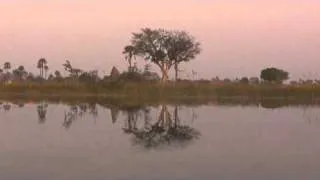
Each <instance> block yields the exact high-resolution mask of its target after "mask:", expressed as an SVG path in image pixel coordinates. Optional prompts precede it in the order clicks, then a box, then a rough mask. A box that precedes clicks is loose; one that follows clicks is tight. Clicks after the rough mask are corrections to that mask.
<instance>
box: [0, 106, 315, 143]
mask: <svg viewBox="0 0 320 180" xmlns="http://www.w3.org/2000/svg"><path fill="white" fill-rule="evenodd" d="M24 103H25V102H23V101H13V102H0V110H3V111H4V112H9V111H11V110H13V109H16V108H23V107H25V104H24ZM218 105H224V106H225V105H227V106H230V105H239V104H238V103H237V102H233V101H227V102H225V101H219V102H218ZM240 105H244V104H243V103H242V104H240ZM294 105H298V106H302V107H303V108H304V111H303V113H302V117H303V119H304V120H306V122H307V123H311V122H315V121H320V114H319V112H318V108H314V106H310V105H305V104H291V103H290V102H289V101H274V100H261V101H260V102H259V103H256V102H255V103H251V102H249V101H248V102H246V106H256V107H257V108H258V107H259V108H268V109H269V108H272V109H275V108H281V107H287V106H294ZM49 106H51V105H49V103H48V102H47V101H39V102H37V103H36V106H35V107H36V109H35V111H36V113H37V116H38V123H39V124H45V123H46V121H47V114H48V112H50V109H49ZM57 106H59V107H63V108H64V111H62V113H61V114H60V115H59V114H57V117H58V118H60V119H61V120H62V123H61V124H62V127H64V128H65V129H66V130H68V129H70V128H71V127H72V124H73V123H75V122H76V121H77V120H79V119H82V118H83V117H84V116H86V117H87V118H89V119H93V120H96V119H97V117H98V116H99V110H108V111H109V112H110V120H111V121H112V124H120V125H121V128H119V130H120V131H122V132H123V133H124V134H126V135H127V136H128V137H130V139H131V140H132V143H133V145H136V146H140V147H143V148H146V149H153V148H161V147H168V146H181V147H185V146H186V145H188V144H190V143H192V142H194V140H196V139H198V138H199V137H200V136H201V134H200V132H199V131H198V130H197V129H195V128H194V127H193V126H192V123H190V122H192V121H193V120H195V119H196V118H197V114H196V113H192V115H189V117H183V118H181V117H180V113H179V112H180V110H181V108H182V107H181V106H178V105H166V104H162V105H158V106H150V105H142V104H125V105H124V104H121V103H115V102H89V103H88V102H79V103H77V102H73V103H69V104H67V105H66V104H63V105H57ZM31 107H32V108H33V106H31ZM189 109H190V108H189ZM191 109H192V108H191ZM184 115H185V113H184Z"/></svg>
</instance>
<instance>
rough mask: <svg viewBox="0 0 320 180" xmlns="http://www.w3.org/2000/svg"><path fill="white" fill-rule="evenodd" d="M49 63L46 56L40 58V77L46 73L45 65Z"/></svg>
mask: <svg viewBox="0 0 320 180" xmlns="http://www.w3.org/2000/svg"><path fill="white" fill-rule="evenodd" d="M46 64H47V60H46V59H45V58H40V59H39V60H38V64H37V68H39V70H40V77H42V78H43V75H44V73H43V72H44V67H45V66H46Z"/></svg>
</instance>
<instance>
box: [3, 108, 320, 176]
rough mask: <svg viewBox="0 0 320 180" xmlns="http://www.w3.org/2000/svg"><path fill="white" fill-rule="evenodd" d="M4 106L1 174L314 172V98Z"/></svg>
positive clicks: (319, 124) (317, 133)
mask: <svg viewBox="0 0 320 180" xmlns="http://www.w3.org/2000/svg"><path fill="white" fill-rule="evenodd" d="M0 107H1V108H0V144H1V148H0V179H6V180H34V179H46V180H88V179H90V180H105V179H108V180H109V179H110V180H113V179H115V180H129V179H130V180H149V179H151V180H182V179H183V180H185V179H186V180H194V179H204V180H212V179H231V180H233V179H237V180H239V179H241V180H242V179H243V180H255V179H260V180H264V179H265V180H269V179H281V180H286V179H288V180H294V179H297V180H301V179H304V180H308V179H312V180H313V179H319V178H320V171H319V167H320V141H319V137H320V109H319V107H317V106H285V107H281V108H273V109H269V108H265V107H262V106H261V105H259V104H258V105H250V106H241V105H216V104H211V105H210V104H209V105H201V106H184V105H163V104H160V105H155V106H152V107H151V106H143V105H141V106H137V105H135V106H133V105H132V106H119V105H112V104H109V105H101V104H100V105H99V104H95V103H90V104H87V103H72V104H71V103H70V104H65V103H64V104H63V103H47V102H37V103H33V102H24V103H10V102H3V103H2V104H1V106H0Z"/></svg>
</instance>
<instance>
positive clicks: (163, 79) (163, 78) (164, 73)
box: [161, 69, 169, 83]
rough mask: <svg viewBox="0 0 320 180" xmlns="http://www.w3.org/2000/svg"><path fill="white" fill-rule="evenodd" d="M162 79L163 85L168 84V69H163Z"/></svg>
mask: <svg viewBox="0 0 320 180" xmlns="http://www.w3.org/2000/svg"><path fill="white" fill-rule="evenodd" d="M161 71H162V78H161V82H162V83H166V82H167V81H168V79H169V76H168V69H162V70H161Z"/></svg>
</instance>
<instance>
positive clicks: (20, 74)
mask: <svg viewBox="0 0 320 180" xmlns="http://www.w3.org/2000/svg"><path fill="white" fill-rule="evenodd" d="M13 75H14V76H15V77H18V78H19V80H23V79H25V78H27V75H28V72H27V71H26V70H25V68H24V66H19V67H18V68H17V69H15V70H13Z"/></svg>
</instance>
